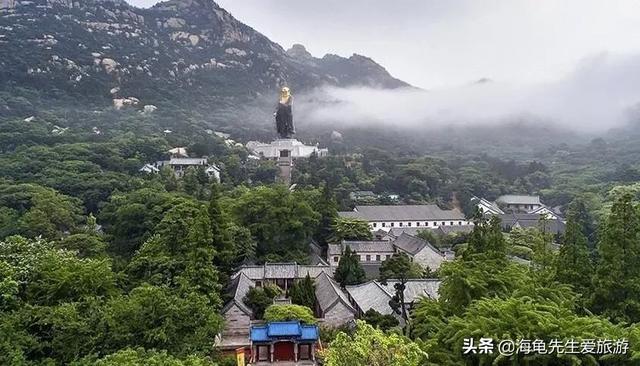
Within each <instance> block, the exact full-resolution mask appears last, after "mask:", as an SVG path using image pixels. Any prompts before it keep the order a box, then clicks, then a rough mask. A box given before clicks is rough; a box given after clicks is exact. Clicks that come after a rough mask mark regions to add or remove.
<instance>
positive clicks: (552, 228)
mask: <svg viewBox="0 0 640 366" xmlns="http://www.w3.org/2000/svg"><path fill="white" fill-rule="evenodd" d="M498 217H499V218H500V220H501V221H502V228H503V229H507V228H515V227H521V228H523V229H526V228H540V227H541V223H540V218H541V217H542V215H540V214H529V213H508V214H504V215H498ZM546 230H547V231H548V232H551V233H563V232H564V230H565V223H564V222H562V220H560V219H556V220H546Z"/></svg>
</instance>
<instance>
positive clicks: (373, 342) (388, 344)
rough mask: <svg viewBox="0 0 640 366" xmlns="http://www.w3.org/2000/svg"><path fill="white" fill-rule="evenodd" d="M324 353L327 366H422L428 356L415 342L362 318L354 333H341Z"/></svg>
mask: <svg viewBox="0 0 640 366" xmlns="http://www.w3.org/2000/svg"><path fill="white" fill-rule="evenodd" d="M322 356H323V358H324V364H325V365H327V366H342V365H350V366H421V365H423V364H424V362H425V361H426V360H427V354H426V353H425V352H423V351H422V350H421V349H420V347H419V346H418V345H417V344H416V343H413V342H411V341H410V340H408V339H407V338H404V337H402V336H400V335H397V334H393V333H392V334H388V335H387V334H385V333H384V332H383V331H381V330H378V329H375V328H373V327H372V326H371V325H369V324H367V323H365V322H363V321H360V320H358V321H357V326H356V331H355V333H354V334H353V335H352V336H350V335H348V334H346V333H344V332H340V333H338V335H337V336H336V338H335V340H333V342H331V344H329V347H328V348H327V349H326V351H324V352H322Z"/></svg>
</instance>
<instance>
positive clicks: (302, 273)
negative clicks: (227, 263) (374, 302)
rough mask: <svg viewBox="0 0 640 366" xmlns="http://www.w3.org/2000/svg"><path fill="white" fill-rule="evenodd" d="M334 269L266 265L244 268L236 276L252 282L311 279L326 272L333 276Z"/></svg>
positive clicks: (325, 266)
mask: <svg viewBox="0 0 640 366" xmlns="http://www.w3.org/2000/svg"><path fill="white" fill-rule="evenodd" d="M333 271H334V269H333V268H332V267H331V266H329V265H315V266H312V265H299V264H297V263H265V264H264V265H262V266H242V267H240V269H239V270H238V272H237V273H236V274H235V275H234V278H235V276H238V275H239V274H240V273H242V274H244V275H246V276H247V277H248V278H250V279H251V280H254V281H255V280H264V279H275V278H291V279H294V278H304V277H306V276H307V274H309V276H310V277H311V278H315V277H317V276H318V275H319V274H320V273H322V272H326V273H327V274H329V275H331V276H332V275H333Z"/></svg>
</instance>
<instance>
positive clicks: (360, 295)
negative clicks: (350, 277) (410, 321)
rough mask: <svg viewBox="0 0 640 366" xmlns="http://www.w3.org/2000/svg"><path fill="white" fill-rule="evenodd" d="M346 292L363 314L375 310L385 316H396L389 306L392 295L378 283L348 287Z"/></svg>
mask: <svg viewBox="0 0 640 366" xmlns="http://www.w3.org/2000/svg"><path fill="white" fill-rule="evenodd" d="M346 290H347V293H348V294H349V297H350V298H351V299H353V301H354V302H355V303H356V305H358V308H360V310H361V311H362V312H363V313H366V312H367V310H369V309H373V310H375V311H377V312H379V313H380V314H383V315H386V314H394V311H393V309H392V308H391V306H390V305H389V300H391V297H392V295H391V293H389V292H388V291H387V290H386V289H385V288H384V287H383V286H382V285H381V284H379V283H378V282H376V281H370V282H367V283H363V284H361V285H354V286H347V287H346Z"/></svg>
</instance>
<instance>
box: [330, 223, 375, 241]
mask: <svg viewBox="0 0 640 366" xmlns="http://www.w3.org/2000/svg"><path fill="white" fill-rule="evenodd" d="M332 231H333V234H332V235H331V239H330V241H331V242H333V243H341V242H342V241H343V240H373V234H372V233H371V229H370V228H369V223H367V222H366V221H363V220H358V219H349V218H343V217H340V218H337V219H336V220H335V221H334V223H333V226H332Z"/></svg>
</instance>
